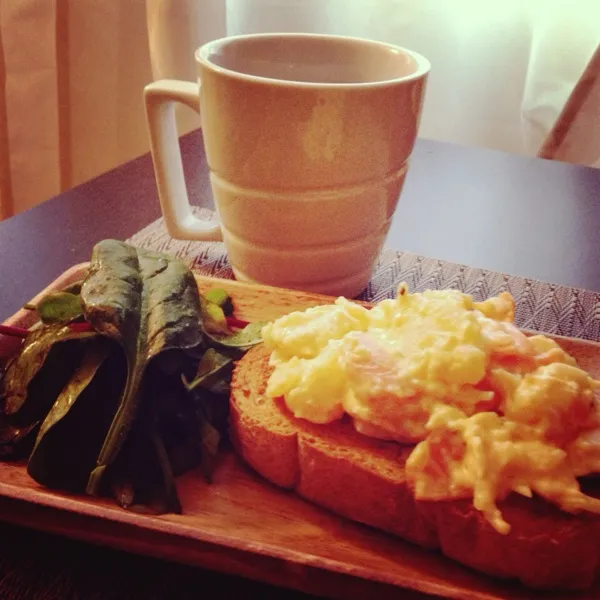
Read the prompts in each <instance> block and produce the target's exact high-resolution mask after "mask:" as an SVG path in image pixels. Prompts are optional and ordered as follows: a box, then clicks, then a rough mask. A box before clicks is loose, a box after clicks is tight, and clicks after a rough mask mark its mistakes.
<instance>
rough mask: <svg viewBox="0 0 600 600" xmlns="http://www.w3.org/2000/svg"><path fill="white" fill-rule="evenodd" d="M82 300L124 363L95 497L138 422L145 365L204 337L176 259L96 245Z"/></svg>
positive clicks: (187, 275) (192, 288)
mask: <svg viewBox="0 0 600 600" xmlns="http://www.w3.org/2000/svg"><path fill="white" fill-rule="evenodd" d="M81 298H82V302H83V307H84V315H85V317H86V319H87V320H88V321H89V322H90V323H91V324H92V325H93V326H94V327H95V328H96V329H97V330H98V331H99V332H101V333H103V334H105V335H107V336H109V337H111V338H113V339H115V340H116V341H117V342H118V343H119V344H120V345H121V346H122V348H123V350H124V352H125V356H126V359H127V365H128V376H127V385H126V387H125V391H124V393H123V395H122V397H121V399H120V403H119V409H118V411H117V413H116V415H115V418H114V420H113V422H112V424H111V426H110V429H109V431H108V434H107V436H106V439H105V442H104V444H103V446H102V449H101V451H100V453H99V455H98V460H97V467H96V468H95V469H94V471H93V472H92V474H91V476H90V479H89V482H88V487H87V489H88V492H89V493H92V494H95V493H98V492H99V490H100V485H101V479H102V476H103V473H104V471H105V469H106V467H107V466H108V465H109V464H110V463H112V462H113V461H114V460H115V458H116V457H117V455H118V454H119V451H120V450H121V447H122V445H123V443H124V441H125V440H126V439H127V435H128V432H129V430H130V428H131V426H132V423H133V421H134V420H135V418H136V414H137V412H138V408H139V405H140V402H141V393H140V388H141V383H142V379H143V376H144V373H145V371H146V369H147V368H148V366H149V364H150V363H151V362H152V360H153V359H154V358H156V357H157V356H159V355H160V354H161V353H162V352H164V351H167V350H173V349H177V350H180V351H184V350H186V349H190V348H195V347H196V346H198V345H199V344H201V343H202V341H203V333H202V329H201V326H200V322H199V318H198V317H199V314H200V298H199V294H198V288H197V287H196V281H195V279H194V276H193V275H192V273H191V272H190V270H189V269H188V268H187V267H186V266H185V265H184V264H183V263H182V262H180V261H178V260H174V259H170V258H168V257H166V256H164V255H161V254H157V253H151V252H147V251H142V250H138V249H136V248H134V247H133V246H129V245H127V244H124V243H122V242H118V241H115V240H104V241H102V242H100V243H99V244H97V245H96V247H95V248H94V251H93V254H92V260H91V264H90V269H89V273H88V276H87V277H86V279H85V281H84V283H83V286H82V289H81Z"/></svg>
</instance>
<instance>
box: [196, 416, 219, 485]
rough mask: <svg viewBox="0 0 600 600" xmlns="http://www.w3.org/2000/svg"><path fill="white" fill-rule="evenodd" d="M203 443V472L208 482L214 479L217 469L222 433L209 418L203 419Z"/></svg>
mask: <svg viewBox="0 0 600 600" xmlns="http://www.w3.org/2000/svg"><path fill="white" fill-rule="evenodd" d="M200 434H201V445H202V462H201V465H202V472H203V473H204V476H205V477H206V479H207V481H208V482H211V481H212V474H213V472H214V469H215V464H216V459H217V455H218V453H219V442H220V441H221V435H220V434H219V432H218V431H217V429H216V428H215V427H213V426H212V425H211V424H210V423H209V421H208V419H203V420H202V422H201V425H200Z"/></svg>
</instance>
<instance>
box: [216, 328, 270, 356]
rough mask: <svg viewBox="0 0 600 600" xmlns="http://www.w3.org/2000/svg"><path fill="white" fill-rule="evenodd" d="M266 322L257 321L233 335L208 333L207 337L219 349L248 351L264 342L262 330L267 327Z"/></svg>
mask: <svg viewBox="0 0 600 600" xmlns="http://www.w3.org/2000/svg"><path fill="white" fill-rule="evenodd" d="M266 324H267V323H266V321H255V322H254V323H250V324H248V325H246V327H244V329H240V330H239V331H236V332H234V333H232V334H231V335H226V336H225V335H213V334H210V333H208V332H206V336H207V337H208V338H209V339H210V341H211V342H212V343H213V344H215V345H216V346H217V347H220V346H221V347H224V348H241V349H244V350H247V349H249V348H251V347H252V346H256V344H260V343H261V342H262V334H261V332H262V328H263V327H264V326H265V325H266Z"/></svg>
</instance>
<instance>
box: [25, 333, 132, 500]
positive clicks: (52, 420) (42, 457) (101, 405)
mask: <svg viewBox="0 0 600 600" xmlns="http://www.w3.org/2000/svg"><path fill="white" fill-rule="evenodd" d="M125 375H126V368H125V362H124V360H123V355H122V353H121V352H120V350H119V348H118V347H117V346H116V345H115V344H114V342H111V341H110V340H108V339H107V338H102V337H99V338H97V339H95V340H91V341H90V342H88V343H86V344H85V347H84V350H83V358H82V361H81V364H80V366H79V367H78V368H77V370H76V371H75V373H74V374H73V376H72V377H71V379H70V380H69V382H68V383H67V385H66V386H65V387H64V389H63V390H62V391H61V393H60V394H59V395H58V398H57V399H56V401H55V402H54V404H53V405H52V408H51V409H50V412H49V413H48V415H47V416H46V418H45V419H44V422H43V423H42V425H41V427H40V430H39V433H38V436H37V440H36V443H35V446H34V448H33V451H32V453H31V456H30V457H29V462H28V465H27V471H28V473H29V475H31V477H32V478H33V479H35V480H36V481H38V482H39V483H41V484H43V485H46V486H48V487H52V488H61V489H68V490H71V491H77V492H81V491H83V490H85V487H86V483H87V480H88V478H89V475H90V473H91V471H92V470H93V468H94V467H95V464H96V457H97V456H98V452H99V451H100V448H101V446H102V443H103V441H104V438H105V436H106V432H107V431H108V428H109V426H110V424H111V422H112V420H113V418H114V415H115V412H116V410H117V406H118V401H119V398H120V395H121V392H122V390H123V388H124V386H125V378H126V377H125Z"/></svg>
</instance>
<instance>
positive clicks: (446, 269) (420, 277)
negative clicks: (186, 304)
mask: <svg viewBox="0 0 600 600" xmlns="http://www.w3.org/2000/svg"><path fill="white" fill-rule="evenodd" d="M196 212H197V214H198V216H200V217H201V218H203V219H208V220H214V219H215V214H214V212H213V211H211V210H208V209H196ZM128 241H129V242H131V243H132V244H134V245H136V246H139V247H143V248H148V249H152V250H157V251H160V252H167V253H169V254H174V255H176V256H178V257H179V258H181V259H182V260H184V261H185V262H186V263H187V264H188V265H189V266H190V268H192V269H194V270H195V271H198V272H199V273H202V274H203V275H211V276H214V277H223V278H228V279H233V272H232V270H231V266H230V264H229V261H228V260H227V255H226V253H225V248H224V246H223V244H222V243H221V242H210V243H205V242H189V241H181V240H174V239H173V238H172V237H171V236H170V235H169V234H168V233H167V230H166V228H165V225H164V222H163V219H162V218H160V219H157V220H156V221H154V222H153V223H151V224H150V225H148V226H147V227H145V228H144V229H142V230H141V231H139V232H138V233H136V234H135V235H134V236H132V237H131V238H130V239H129V240H128ZM403 281H405V282H406V283H407V284H408V287H409V289H410V291H415V292H420V291H423V290H426V289H435V290H440V289H448V288H454V289H458V290H461V291H463V292H465V293H467V294H471V295H472V296H473V297H474V298H475V299H476V300H483V299H485V298H487V297H489V296H495V295H496V294H499V293H500V292H502V291H504V290H506V291H508V292H510V293H511V294H512V296H513V297H514V299H515V305H516V314H515V321H516V323H517V325H519V327H523V328H526V329H534V330H536V331H542V332H545V333H553V334H556V335H564V336H569V337H578V338H585V339H589V340H595V341H600V294H598V293H595V292H590V291H588V290H581V289H577V288H571V287H567V286H563V285H555V284H551V283H544V282H542V281H537V280H535V279H527V278H525V277H518V276H515V275H507V274H505V273H498V272H495V271H486V270H485V269H477V268H474V267H467V266H465V265H457V264H455V263H450V262H447V261H444V260H439V259H435V258H426V257H423V256H417V255H415V254H410V253H408V252H399V251H396V250H386V251H384V252H383V253H382V254H381V255H380V257H379V261H378V263H377V266H376V267H375V271H374V273H373V277H372V279H371V282H370V283H369V285H368V287H367V289H366V290H365V291H364V292H363V294H361V296H360V299H361V300H370V301H378V300H382V299H384V298H393V297H394V296H395V295H396V290H397V287H398V284H399V283H401V282H403Z"/></svg>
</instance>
